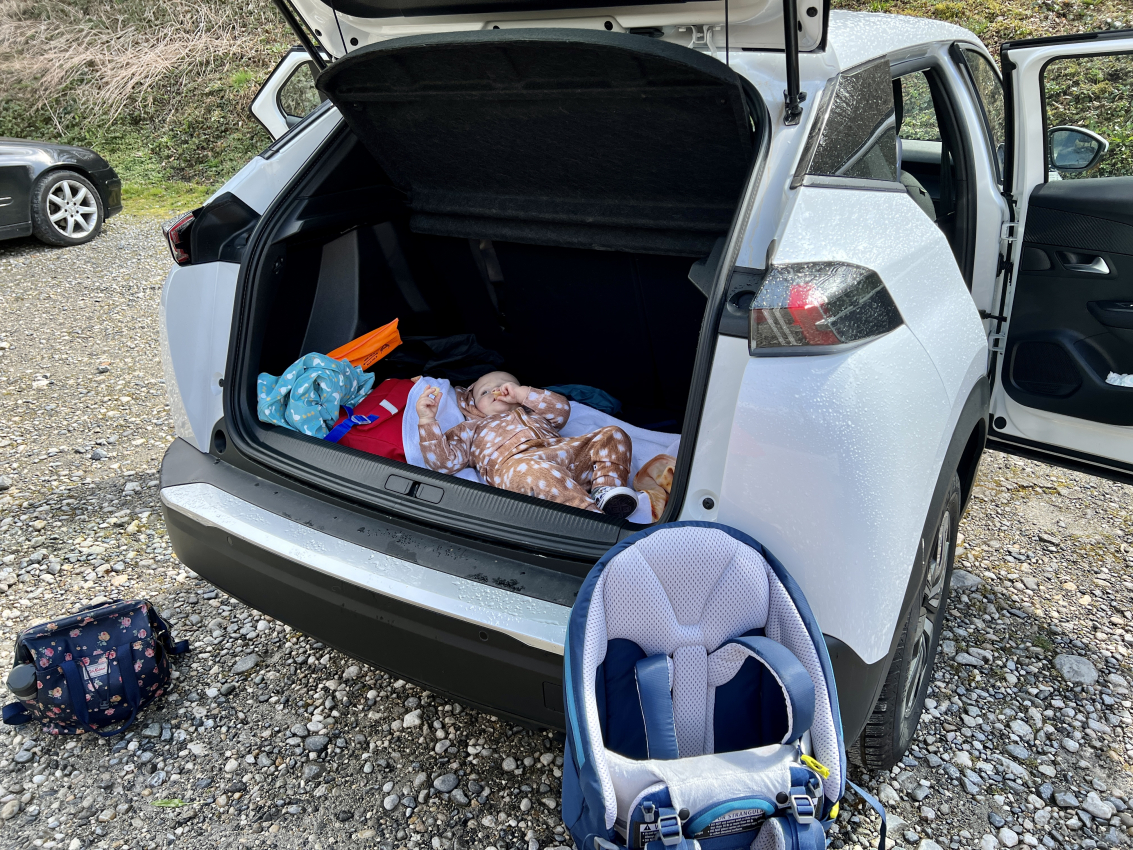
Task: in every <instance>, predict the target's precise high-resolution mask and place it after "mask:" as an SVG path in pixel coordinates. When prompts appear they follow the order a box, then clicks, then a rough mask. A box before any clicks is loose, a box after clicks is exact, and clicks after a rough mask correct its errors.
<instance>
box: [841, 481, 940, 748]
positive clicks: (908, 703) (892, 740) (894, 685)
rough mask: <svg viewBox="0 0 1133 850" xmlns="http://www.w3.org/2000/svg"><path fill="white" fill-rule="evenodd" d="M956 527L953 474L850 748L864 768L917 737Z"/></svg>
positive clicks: (930, 673) (934, 649)
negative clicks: (882, 673)
mask: <svg viewBox="0 0 1133 850" xmlns="http://www.w3.org/2000/svg"><path fill="white" fill-rule="evenodd" d="M959 525H960V478H959V477H958V476H957V475H956V474H955V473H953V474H952V481H951V482H950V483H949V486H948V492H947V494H946V495H945V497H944V504H943V505H942V507H941V508H940V513H939V515H938V516H937V517H936V522H935V523H934V526H933V527H934V529H935V530H934V531H933V535H932V542H931V543H930V544H929V546H928V549H927V554H926V558H927V563H926V565H925V571H924V573H925V574H924V579H923V580H922V582H921V587H920V592H919V593H918V594H917V596H916V597H914V598H915V600H916V601H915V602H914V604H913V605H912V608H911V609H910V611H909V612H908V614H907V615H906V618H905V621H904V623H903V624H902V631H903V634H902V635H901V641H900V643H899V644H898V646H897V652H896V653H895V654H894V656H893V660H892V661H891V662H890V664H889V673H888V674H887V675H886V677H885V684H884V686H883V687H882V689H881V696H880V697H879V698H878V700H877V705H876V706H874V709H873V714H872V715H870V718H869V721H868V722H867V723H866V727H865V729H864V730H863V732H862V735H861V738H860V739H859V740H858V746H857V747H856V748H855V750H856V752H855V754H854V756H855V758H854V760H855V761H857V762H858V763H859V764H861V765H862V766H863V767H865V768H868V769H869V770H888V769H889V768H891V767H893V765H895V764H897V762H898V761H899V760H900V759H901V756H903V755H904V754H905V750H907V749H908V748H909V744H910V743H912V740H913V735H914V734H916V731H917V724H918V723H920V719H921V712H922V711H924V701H925V695H926V694H927V693H928V687H929V684H930V683H931V682H932V671H933V667H934V665H935V662H936V649H937V645H938V644H939V642H940V632H941V629H942V628H943V624H944V612H945V609H946V607H947V605H948V591H949V587H950V585H951V582H952V565H953V563H954V561H955V558H956V534H957V529H958V528H959Z"/></svg>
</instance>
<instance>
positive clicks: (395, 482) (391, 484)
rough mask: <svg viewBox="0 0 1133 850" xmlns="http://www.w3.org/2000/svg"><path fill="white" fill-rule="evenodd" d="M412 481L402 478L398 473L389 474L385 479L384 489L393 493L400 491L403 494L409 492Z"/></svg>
mask: <svg viewBox="0 0 1133 850" xmlns="http://www.w3.org/2000/svg"><path fill="white" fill-rule="evenodd" d="M412 486H413V482H412V481H410V480H409V479H408V478H402V477H401V476H400V475H391V476H390V477H389V478H387V479H386V489H387V490H392V491H393V492H394V493H400V494H401V495H402V496H405V495H407V494H408V493H409V490H410V488H411V487H412Z"/></svg>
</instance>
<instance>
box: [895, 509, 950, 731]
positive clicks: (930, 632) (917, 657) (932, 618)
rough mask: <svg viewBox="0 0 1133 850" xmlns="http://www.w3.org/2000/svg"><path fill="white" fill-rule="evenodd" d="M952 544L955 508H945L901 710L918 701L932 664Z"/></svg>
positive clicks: (928, 572) (904, 711)
mask: <svg viewBox="0 0 1133 850" xmlns="http://www.w3.org/2000/svg"><path fill="white" fill-rule="evenodd" d="M951 547H952V512H951V511H947V510H946V511H944V513H943V515H942V516H941V517H940V525H939V526H938V527H937V529H936V538H935V540H933V543H932V548H931V549H930V550H929V553H928V558H929V560H928V565H927V569H926V576H925V587H924V594H923V595H922V597H921V607H920V615H919V618H918V622H917V627H916V633H915V635H914V637H913V640H914V645H913V652H912V657H911V658H910V659H909V666H908V671H907V672H906V674H905V685H904V688H903V689H902V691H903V693H902V699H901V710H902V711H901V713H902V715H903V716H904V715H908V713H909V712H910V711H912V709H913V708H914V706H915V705H916V704H917V697H918V695H919V694H920V692H921V687H922V686H923V685H924V679H925V676H926V675H927V673H928V671H929V670H930V669H931V668H932V649H933V638H934V637H935V635H936V629H937V627H938V626H939V623H938V622H937V621H938V620H939V619H940V613H941V606H942V603H943V600H944V589H945V588H944V582H945V579H946V578H947V576H948V559H949V554H950V552H951Z"/></svg>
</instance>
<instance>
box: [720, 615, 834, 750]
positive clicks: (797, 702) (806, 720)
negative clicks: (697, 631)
mask: <svg viewBox="0 0 1133 850" xmlns="http://www.w3.org/2000/svg"><path fill="white" fill-rule="evenodd" d="M730 642H731V643H734V644H738V645H740V646H742V647H743V648H744V649H746V650H747V651H748V652H750V653H751V655H752V656H753V657H754V658H756V659H758V660H759V662H760V663H762V664H763V666H764V667H766V668H767V669H768V670H769V671H770V672H771V675H772V676H774V677H775V680H776V681H777V682H778V683H779V687H781V688H782V689H783V697H784V698H785V699H786V701H787V719H788V729H787V734H786V736H785V737H784V738H783V741H782V743H784V744H786V743H790V742H792V741H797V740H798V739H799V738H801V737H802V736H803V734H804V733H805V732H806V731H807V730H808V729H810V727H811V724H812V723H814V705H815V697H814V680H813V679H811V677H810V673H808V672H807V670H806V668H805V667H803V665H802V662H801V661H799V659H798V658H797V657H796V656H795V654H794V653H793V652H791V650H789V649H787V647H785V646H783V644H781V643H778V642H776V641H773V640H771V638H767V637H759V636H753V635H748V636H745V637H738V638H734V639H733V640H732V641H730Z"/></svg>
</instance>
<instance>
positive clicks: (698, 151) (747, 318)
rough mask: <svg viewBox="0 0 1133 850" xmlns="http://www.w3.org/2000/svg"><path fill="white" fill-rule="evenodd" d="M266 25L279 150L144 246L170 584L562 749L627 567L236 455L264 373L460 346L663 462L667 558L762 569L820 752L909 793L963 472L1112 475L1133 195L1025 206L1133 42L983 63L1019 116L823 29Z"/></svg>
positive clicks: (577, 534) (535, 519)
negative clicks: (887, 769) (738, 535)
mask: <svg viewBox="0 0 1133 850" xmlns="http://www.w3.org/2000/svg"><path fill="white" fill-rule="evenodd" d="M562 2H563V4H564V5H566V6H569V3H570V0H562ZM277 5H279V6H280V8H281V9H283V10H285V11H286V12H287V14H288V17H290V18H291V23H292V26H293V28H294V29H295V31H296V33H297V35H298V37H299V38H300V40H302V41H303V42H304V46H303V47H301V48H297V49H296V50H295V51H293V52H292V53H290V54H288V56H286V57H285V58H284V60H283V62H282V63H281V64H280V67H279V68H278V69H277V71H276V72H275V73H274V74H273V76H272V78H271V79H270V80H269V81H268V83H267V84H266V85H265V87H264V89H263V91H262V92H261V94H260V95H259V96H258V98H257V100H256V104H255V105H254V107H253V111H254V113H255V114H256V115H257V116H258V117H260V119H261V120H262V121H263V122H264V124H265V126H267V127H268V129H269V130H270V131H271V132H272V133H273V135H275V136H277V137H278V138H277V140H276V141H275V143H274V144H272V145H271V147H269V148H268V149H267V150H265V151H264V152H263V154H261V155H260V156H258V157H256V158H255V159H254V160H252V161H251V162H249V163H248V165H247V166H246V167H245V168H244V169H243V170H241V171H240V173H239V174H237V175H236V176H235V177H233V178H232V179H231V180H230V181H229V182H228V183H227V184H226V185H225V186H223V187H222V188H221V190H220V191H219V192H218V193H217V194H216V195H214V196H213V197H212V198H211V199H210V200H209V202H208V203H206V204H205V205H204V206H203V207H202V208H200V209H198V210H195V211H194V212H193V213H191V214H189V215H187V216H185V217H183V218H182V219H180V220H179V221H177V222H176V223H174V224H173V225H172V226H170V227H169V228H168V236H169V240H170V246H171V248H172V250H173V252H174V257H175V260H176V263H177V264H176V265H175V266H174V268H173V269H172V271H171V272H170V274H169V278H168V280H167V281H166V284H165V288H164V291H163V295H162V309H163V329H164V332H163V338H162V354H163V358H164V364H165V374H166V379H167V386H168V388H169V392H170V395H171V400H172V406H173V409H174V411H175V415H176V427H177V434H178V437H179V439H177V440H176V441H175V442H174V443H173V445H172V446H171V447H170V449H169V451H168V453H167V454H166V456H165V460H164V463H163V466H162V476H161V485H162V491H161V492H162V499H163V502H164V505H165V513H166V519H167V522H168V525H169V531H170V535H171V537H172V539H173V543H174V545H175V548H176V551H177V553H178V555H179V557H180V558H181V559H182V560H183V561H184V562H185V563H186V564H187V565H188V566H190V567H191V568H192V569H194V570H196V571H197V572H198V573H200V574H201V575H203V576H204V577H205V578H207V579H208V580H209V581H211V582H213V583H214V584H216V585H217V586H219V587H221V588H223V589H224V590H225V591H226V592H228V593H231V594H233V595H234V596H236V597H239V598H240V599H242V600H244V601H246V602H247V603H248V604H250V605H252V606H254V607H256V608H258V609H260V610H262V611H265V612H267V613H268V614H270V615H272V616H274V617H277V618H279V619H281V620H283V621H284V622H287V623H290V624H291V625H293V626H295V627H296V628H299V629H301V630H303V631H304V632H307V633H310V634H313V635H316V636H318V637H319V638H320V639H321V640H324V641H326V642H327V643H329V644H331V645H333V646H335V647H337V648H338V649H340V650H342V651H344V652H346V653H348V654H350V655H353V656H356V657H358V658H361V659H363V660H365V661H367V662H370V663H372V664H374V665H376V666H378V667H380V668H383V669H385V670H389V671H391V672H393V673H396V674H397V675H398V676H401V677H404V678H406V679H410V680H413V681H416V682H419V683H420V684H422V685H423V686H425V687H427V688H429V689H431V690H434V691H439V692H443V693H447V694H451V695H453V696H454V697H456V698H457V699H459V700H461V701H462V702H467V703H472V704H476V705H480V706H485V707H489V708H490V709H491V710H492V711H494V712H497V713H503V714H507V715H510V716H513V717H518V718H522V719H524V720H526V721H528V722H534V723H538V724H541V725H545V726H550V727H560V728H561V727H562V726H563V722H564V721H563V714H562V710H563V708H562V686H561V655H562V647H563V642H564V637H565V629H566V624H567V617H568V612H569V609H570V606H571V604H572V602H573V600H574V596H575V593H576V592H577V590H578V587H579V585H580V583H581V581H582V578H583V577H584V576H585V575H586V573H587V571H588V570H589V568H590V566H591V565H592V564H593V563H594V561H595V560H596V559H597V558H598V557H599V556H600V555H601V554H602V553H603V552H604V551H606V550H607V549H608V548H609V547H610V546H612V545H613V544H615V543H616V542H617V541H618V540H619V539H622V538H624V537H625V536H626V535H628V534H630V533H632V532H633V531H634V530H635V529H637V528H640V526H635V525H633V524H632V523H630V522H629V521H616V520H612V519H608V518H605V517H603V516H601V515H597V514H588V513H585V512H582V511H578V510H575V509H573V508H567V507H563V506H560V505H556V504H552V503H549V502H545V501H538V500H534V499H529V498H527V497H524V496H519V495H516V494H513V493H509V492H506V491H503V490H498V489H491V488H488V487H485V486H483V485H480V484H476V483H472V482H468V481H464V480H462V479H459V478H456V477H449V476H445V475H441V474H438V473H435V472H432V471H430V470H428V469H425V468H421V467H416V466H409V465H406V464H403V463H399V462H397V461H393V460H388V459H385V458H382V457H378V456H375V455H369V454H363V453H361V452H357V451H354V450H352V449H347V448H343V447H341V446H337V445H333V444H330V443H327V442H325V441H321V440H317V439H314V438H311V437H307V436H304V435H301V434H299V433H297V432H295V431H290V430H287V429H284V428H277V427H273V426H270V425H266V424H264V423H262V422H260V421H259V420H258V419H257V415H256V376H257V374H258V373H260V372H267V373H270V374H274V375H278V374H280V373H281V372H282V370H284V369H285V368H286V367H287V366H288V365H289V364H290V363H292V362H293V361H295V360H296V359H298V358H299V357H300V356H302V355H303V354H305V353H307V352H309V351H321V352H325V351H329V350H330V349H331V348H334V347H337V346H338V345H340V344H342V343H344V342H346V341H347V340H349V339H352V338H354V337H355V336H357V335H359V334H361V333H364V332H366V331H368V330H371V329H373V328H376V327H379V326H381V325H383V324H384V323H386V322H389V321H390V320H392V319H394V318H397V319H399V321H400V328H401V332H402V334H403V335H404V336H407V337H430V336H432V337H443V336H451V335H461V334H471V335H474V336H475V340H476V342H477V343H478V344H479V345H481V346H483V347H484V348H486V349H490V350H492V351H494V352H497V353H498V354H499V356H500V357H502V358H503V361H504V363H505V365H506V366H507V367H508V368H510V369H511V370H512V371H513V372H515V373H516V374H518V375H519V376H520V379H521V381H523V382H525V383H530V384H532V385H538V386H546V385H550V384H555V383H568V382H569V383H578V384H587V385H592V386H595V387H598V388H600V389H603V390H605V391H606V392H608V393H610V394H611V395H613V396H615V397H616V398H618V399H619V400H621V401H622V402H623V404H624V410H623V413H622V414H620V415H621V416H623V418H624V419H625V420H627V421H630V422H631V423H633V424H637V425H642V426H647V427H650V428H653V429H655V430H662V431H666V430H667V431H669V432H670V433H672V434H673V436H674V437H675V436H676V434H677V433H679V434H680V451H679V457H678V458H677V464H676V471H675V477H674V481H673V486H672V495H671V497H670V500H669V503H668V507H667V510H666V513H665V515H664V516H663V517H662V521H673V520H708V521H715V522H720V523H725V524H727V525H730V526H734V527H736V528H738V529H741V530H742V531H744V532H746V533H748V534H749V535H751V536H752V537H754V538H755V539H757V540H759V541H760V542H761V543H763V544H764V545H766V546H767V547H768V548H769V549H770V550H771V551H772V552H774V553H775V554H776V555H777V556H778V558H779V559H780V560H781V561H782V562H783V564H784V565H786V567H787V568H788V569H789V570H790V571H791V573H792V574H793V575H794V576H795V578H797V579H798V581H799V583H800V584H801V586H802V588H803V589H804V591H805V593H806V595H807V598H808V599H809V601H810V604H811V607H812V608H813V609H814V613H815V615H816V617H817V619H818V622H819V623H820V624H821V626H822V629H823V631H824V633H825V634H826V635H827V641H828V644H829V647H830V651H831V655H832V658H833V663H834V669H835V672H836V675H837V679H838V685H839V690H840V699H841V704H842V712H843V722H844V727H845V733H846V739H847V741H854V740H855V739H858V740H860V747H859V749H858V757H859V759H860V760H861V761H863V762H864V763H865V764H867V765H869V766H872V767H883V766H886V765H890V764H892V763H894V761H895V760H897V759H898V758H899V757H900V755H901V753H902V752H903V751H904V749H905V747H906V746H907V745H908V743H909V740H910V739H911V737H912V734H913V732H914V730H915V728H916V723H917V721H918V720H919V717H920V714H921V705H922V702H923V700H924V696H925V692H926V689H927V687H928V685H929V682H930V680H931V678H932V675H931V670H932V663H933V658H934V655H935V652H936V643H937V636H938V627H939V625H940V623H941V620H942V618H943V613H944V608H945V604H946V602H947V598H948V586H949V580H950V576H951V568H952V562H953V556H954V542H955V539H956V529H957V524H958V522H959V518H960V515H961V513H962V511H963V509H964V505H965V503H966V500H967V497H968V493H969V491H970V489H971V485H972V480H973V478H974V476H975V473H976V468H977V466H978V463H979V459H980V455H981V452H982V451H983V448H984V445H985V442H986V441H989V440H990V441H994V442H995V443H996V444H997V445H998V446H1001V447H1008V448H1010V449H1012V450H1017V451H1022V452H1028V453H1034V454H1039V455H1042V456H1044V457H1054V458H1056V459H1060V460H1061V461H1062V462H1066V463H1076V464H1087V465H1093V466H1094V468H1097V469H1101V470H1103V471H1105V472H1106V473H1107V474H1112V475H1124V474H1128V473H1130V472H1133V438H1131V437H1130V432H1129V428H1128V426H1129V425H1131V424H1133V405H1131V404H1130V402H1129V399H1128V398H1127V397H1126V396H1125V394H1127V393H1131V392H1133V389H1127V388H1125V387H1121V386H1116V385H1113V384H1107V383H1106V378H1107V375H1108V373H1109V372H1110V371H1114V372H1119V373H1126V372H1133V321H1131V320H1130V316H1133V304H1131V303H1130V302H1129V301H1128V300H1126V299H1129V298H1130V297H1131V292H1133V182H1131V181H1133V178H1129V177H1108V178H1102V179H1098V178H1092V179H1075V180H1061V181H1059V180H1050V179H1049V178H1050V177H1051V174H1052V171H1051V168H1052V167H1053V168H1054V169H1056V171H1057V172H1060V173H1062V174H1063V175H1069V174H1070V173H1071V172H1075V170H1077V171H1076V173H1082V174H1086V175H1087V176H1088V175H1089V174H1090V173H1092V172H1090V171H1089V169H1091V168H1094V167H1096V166H1097V162H1098V159H1099V157H1101V156H1102V155H1103V154H1104V153H1105V147H1106V143H1105V141H1104V139H1102V138H1101V137H1100V136H1098V135H1096V134H1094V133H1092V132H1087V131H1086V130H1082V129H1078V128H1076V127H1073V126H1070V124H1072V123H1074V122H1066V121H1062V120H1061V119H1059V121H1058V122H1056V123H1058V124H1059V125H1060V126H1057V127H1055V128H1054V129H1053V130H1051V131H1050V133H1049V140H1050V141H1049V142H1048V127H1047V126H1046V125H1047V123H1048V119H1049V117H1050V116H1051V115H1054V114H1055V113H1054V112H1052V111H1051V110H1053V109H1054V105H1052V104H1049V103H1046V102H1045V101H1044V100H1043V90H1044V85H1045V86H1046V87H1047V88H1050V86H1051V85H1053V83H1052V80H1053V78H1052V77H1050V74H1051V73H1053V72H1052V71H1051V70H1050V69H1051V68H1056V69H1057V68H1058V67H1061V66H1059V65H1058V63H1059V61H1060V60H1061V58H1062V57H1070V58H1073V59H1075V61H1076V62H1077V64H1076V65H1075V67H1080V66H1081V64H1082V62H1083V61H1086V60H1084V59H1083V57H1093V58H1091V59H1089V61H1094V60H1095V59H1096V58H1097V57H1098V56H1101V58H1100V59H1097V61H1104V62H1109V61H1110V60H1111V59H1113V60H1114V61H1125V62H1128V60H1129V51H1133V33H1129V32H1124V33H1122V32H1117V33H1107V34H1093V35H1089V36H1082V37H1080V38H1054V39H1041V40H1034V41H1027V42H1016V43H1013V44H1010V45H1007V46H1006V47H1005V48H1004V50H1003V57H1002V61H1003V66H1004V67H1005V68H1008V69H1010V73H1009V74H1008V76H1007V79H1006V80H1005V83H1006V85H1004V84H1003V83H1001V81H1000V75H999V73H998V71H997V70H996V67H995V65H994V64H993V62H992V60H991V57H990V56H989V54H988V52H987V50H986V48H985V47H984V46H983V45H982V44H981V43H980V41H979V39H978V38H976V36H974V35H973V34H972V33H970V32H968V31H966V30H964V29H961V28H959V27H956V26H951V25H948V24H944V23H938V22H933V21H928V20H920V19H916V18H911V17H900V16H888V15H870V14H850V13H830V12H829V10H828V8H826V7H825V6H824V5H823V4H822V3H820V2H819V0H798V2H797V4H794V5H792V3H790V2H788V3H786V4H785V5H784V6H783V7H779V6H778V5H777V4H776V2H775V0H733V2H731V3H730V5H729V4H728V3H726V2H717V0H708V2H697V0H693V2H685V3H677V4H666V5H648V4H638V5H626V6H619V7H616V8H609V9H602V8H598V7H591V6H588V5H586V4H579V7H578V8H564V7H563V6H560V5H558V4H554V5H555V8H548V7H549V6H550V5H551V4H547V3H545V2H543V0H516V2H511V3H507V4H503V5H499V6H497V5H496V4H495V3H493V2H492V0H451V1H450V2H447V3H445V4H442V5H438V6H432V5H430V4H428V3H426V2H423V0H410V1H409V2H408V3H402V4H392V3H387V2H385V0H337V2H335V3H334V4H333V6H332V5H329V4H328V3H327V2H324V0H293V6H288V5H287V4H286V3H283V2H281V3H279V4H277ZM497 9H500V10H506V11H497ZM725 21H727V22H728V25H725ZM304 24H305V28H304ZM1123 52H1124V54H1123ZM1044 75H1045V76H1044ZM1060 79H1061V78H1060ZM1054 82H1057V81H1054ZM895 95H896V97H895ZM1059 108H1061V106H1060V107H1059ZM1057 114H1058V115H1061V114H1062V113H1057ZM1103 162H1104V161H1103ZM1055 176H1057V174H1055ZM381 367H382V363H381V362H379V363H378V364H377V366H376V367H375V370H376V371H377V372H378V373H379V378H380V377H381V375H382V372H381Z"/></svg>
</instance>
